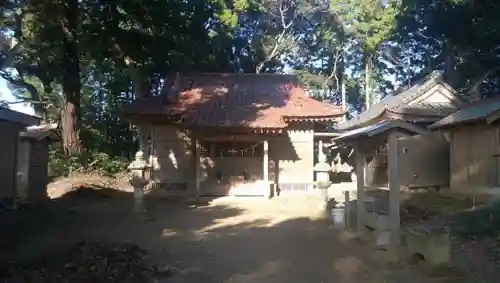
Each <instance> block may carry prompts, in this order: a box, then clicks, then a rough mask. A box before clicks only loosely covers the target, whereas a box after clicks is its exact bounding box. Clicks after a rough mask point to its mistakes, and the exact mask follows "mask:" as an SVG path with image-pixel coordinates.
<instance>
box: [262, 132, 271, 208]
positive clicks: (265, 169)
mask: <svg viewBox="0 0 500 283" xmlns="http://www.w3.org/2000/svg"><path fill="white" fill-rule="evenodd" d="M263 147H264V157H263V158H262V159H263V164H262V165H263V167H262V168H263V171H262V172H263V174H262V175H263V176H262V178H263V179H264V180H263V181H264V182H263V184H264V196H265V197H267V198H269V196H270V189H269V142H268V141H267V140H265V141H264V142H263Z"/></svg>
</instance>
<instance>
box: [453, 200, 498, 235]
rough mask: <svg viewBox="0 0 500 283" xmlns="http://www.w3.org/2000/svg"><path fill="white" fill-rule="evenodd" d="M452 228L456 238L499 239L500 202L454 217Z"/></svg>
mask: <svg viewBox="0 0 500 283" xmlns="http://www.w3.org/2000/svg"><path fill="white" fill-rule="evenodd" d="M453 228H454V229H453V230H454V232H455V233H457V235H458V236H460V237H463V238H466V239H481V238H493V239H498V237H500V202H498V201H496V202H494V203H491V204H488V205H485V206H484V207H479V208H477V209H475V210H471V211H466V212H463V213H461V214H459V215H456V216H455V217H454V219H453Z"/></svg>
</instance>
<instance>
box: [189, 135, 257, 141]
mask: <svg viewBox="0 0 500 283" xmlns="http://www.w3.org/2000/svg"><path fill="white" fill-rule="evenodd" d="M197 136H198V139H199V140H202V141H212V142H217V141H221V142H232V141H255V142H257V141H262V139H264V138H265V136H262V135H213V136H203V135H197Z"/></svg>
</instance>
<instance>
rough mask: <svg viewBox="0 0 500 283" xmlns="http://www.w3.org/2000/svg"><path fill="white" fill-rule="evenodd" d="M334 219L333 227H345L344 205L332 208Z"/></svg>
mask: <svg viewBox="0 0 500 283" xmlns="http://www.w3.org/2000/svg"><path fill="white" fill-rule="evenodd" d="M331 212H332V221H333V227H335V228H344V227H345V208H344V207H334V208H332V211H331Z"/></svg>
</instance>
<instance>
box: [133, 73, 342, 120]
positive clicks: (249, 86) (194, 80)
mask: <svg viewBox="0 0 500 283" xmlns="http://www.w3.org/2000/svg"><path fill="white" fill-rule="evenodd" d="M180 81H181V82H180V86H179V87H180V89H179V92H178V93H176V94H175V93H171V94H168V91H165V92H164V93H163V94H162V95H161V96H156V97H150V98H148V99H145V100H137V101H135V102H133V103H132V105H131V106H130V108H129V109H128V112H129V113H130V114H131V115H132V116H134V115H135V116H141V115H148V116H178V117H180V118H182V120H183V122H185V123H188V124H196V125H207V126H247V127H253V128H283V127H285V126H286V125H287V124H286V122H285V121H284V118H286V117H293V118H299V119H309V118H316V119H331V118H335V117H338V116H341V115H342V114H343V113H342V111H341V108H340V107H339V106H335V105H332V104H328V103H323V102H320V101H317V100H315V99H313V98H311V97H309V96H308V94H307V93H306V92H305V91H304V89H302V88H301V87H300V86H299V85H298V83H297V79H296V78H295V77H294V76H291V75H274V74H273V75H271V74H264V75H256V74H194V75H184V76H181V77H180ZM166 84H167V85H169V86H170V85H173V83H172V82H171V81H170V82H166ZM165 97H167V99H165ZM165 102H166V103H165Z"/></svg>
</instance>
